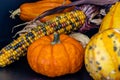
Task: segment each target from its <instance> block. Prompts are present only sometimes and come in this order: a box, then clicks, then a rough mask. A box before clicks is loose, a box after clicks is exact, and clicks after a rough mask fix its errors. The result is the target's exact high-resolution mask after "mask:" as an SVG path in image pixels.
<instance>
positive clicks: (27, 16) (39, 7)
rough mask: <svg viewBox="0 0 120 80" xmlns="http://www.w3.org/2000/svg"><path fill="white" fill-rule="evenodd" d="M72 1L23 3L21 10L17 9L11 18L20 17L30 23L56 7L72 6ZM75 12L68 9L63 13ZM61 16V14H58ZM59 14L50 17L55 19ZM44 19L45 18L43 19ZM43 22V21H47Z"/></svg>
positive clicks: (44, 0) (45, 0)
mask: <svg viewBox="0 0 120 80" xmlns="http://www.w3.org/2000/svg"><path fill="white" fill-rule="evenodd" d="M70 3H71V1H69V0H66V1H65V2H61V1H59V0H58V1H55V2H54V1H51V0H50V1H48V0H43V1H37V2H32V3H23V4H21V5H20V8H18V9H16V10H15V11H14V12H12V14H11V15H10V17H11V18H13V19H14V18H15V16H16V15H19V17H20V19H21V20H23V21H30V20H33V19H34V18H36V17H37V16H39V15H40V14H41V13H43V12H45V11H47V10H49V9H53V8H55V7H58V6H61V5H66V4H70ZM71 10H73V7H71V8H67V9H65V10H63V11H61V12H60V13H62V12H68V11H71ZM58 14H59V13H58ZM58 14H52V15H51V16H50V17H51V18H52V17H55V16H56V15H58ZM43 19H44V18H43ZM43 19H42V20H43ZM45 20H49V18H48V19H47V18H46V19H45ZM45 20H43V21H45Z"/></svg>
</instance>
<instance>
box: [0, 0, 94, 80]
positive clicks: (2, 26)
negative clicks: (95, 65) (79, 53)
mask: <svg viewBox="0 0 120 80" xmlns="http://www.w3.org/2000/svg"><path fill="white" fill-rule="evenodd" d="M32 1H35V0H0V49H1V48H2V47H4V46H5V45H7V44H9V43H10V42H11V41H12V40H13V39H12V36H13V35H14V33H11V30H12V27H13V26H15V25H17V24H20V23H22V21H21V20H20V19H19V18H17V19H15V20H13V19H11V18H9V16H10V13H9V11H11V10H15V9H16V8H18V7H19V5H20V4H22V3H23V2H32ZM93 33H94V32H93V31H91V33H88V35H91V34H93ZM0 80H92V78H91V77H90V76H89V74H88V72H87V71H86V69H85V67H84V66H83V67H82V69H81V70H80V71H78V72H77V73H75V74H71V75H65V76H61V77H56V78H48V77H46V76H43V75H40V74H37V73H35V72H34V71H32V70H31V68H30V67H29V65H28V63H27V60H26V56H25V57H22V58H20V60H18V61H16V62H15V63H12V64H11V65H9V66H7V67H4V68H0Z"/></svg>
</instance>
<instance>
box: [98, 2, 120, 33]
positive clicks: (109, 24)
mask: <svg viewBox="0 0 120 80" xmlns="http://www.w3.org/2000/svg"><path fill="white" fill-rule="evenodd" d="M109 28H120V2H116V4H115V5H113V6H112V7H111V8H110V11H109V12H108V13H107V15H106V16H105V17H104V19H103V21H102V23H101V26H100V28H99V31H103V30H106V29H109Z"/></svg>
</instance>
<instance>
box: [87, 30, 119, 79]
mask: <svg viewBox="0 0 120 80" xmlns="http://www.w3.org/2000/svg"><path fill="white" fill-rule="evenodd" d="M85 67H86V69H87V71H88V72H89V74H90V75H91V76H92V77H93V78H94V80H120V29H109V30H105V31H103V32H101V33H97V34H96V35H94V36H93V37H92V38H91V40H90V42H89V43H88V45H87V47H86V50H85Z"/></svg>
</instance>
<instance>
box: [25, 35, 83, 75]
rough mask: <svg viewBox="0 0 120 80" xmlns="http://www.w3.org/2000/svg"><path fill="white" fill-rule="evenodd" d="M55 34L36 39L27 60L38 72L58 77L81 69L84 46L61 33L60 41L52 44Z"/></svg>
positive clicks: (29, 49)
mask: <svg viewBox="0 0 120 80" xmlns="http://www.w3.org/2000/svg"><path fill="white" fill-rule="evenodd" d="M52 40H53V35H50V36H44V37H41V38H40V39H38V40H36V41H35V42H34V43H33V44H31V45H30V47H29V48H28V53H27V60H28V63H29V65H30V67H31V68H32V69H33V70H34V71H35V72H37V73H40V74H43V75H46V76H49V77H56V76H61V75H65V74H71V73H75V72H77V71H78V70H80V69H81V67H82V65H83V60H84V59H83V58H84V48H83V47H82V44H80V43H79V42H78V41H76V40H75V39H73V38H71V37H69V36H67V35H63V34H62V35H60V42H58V43H55V44H51V42H52Z"/></svg>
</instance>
